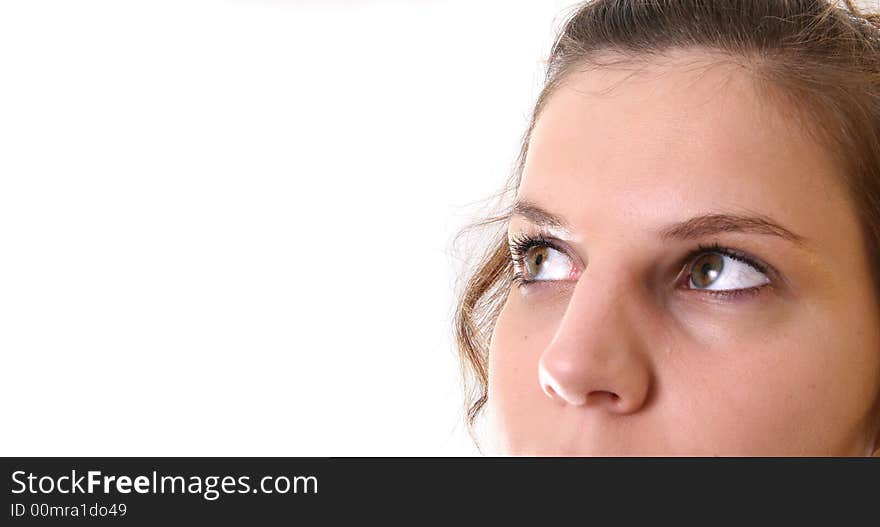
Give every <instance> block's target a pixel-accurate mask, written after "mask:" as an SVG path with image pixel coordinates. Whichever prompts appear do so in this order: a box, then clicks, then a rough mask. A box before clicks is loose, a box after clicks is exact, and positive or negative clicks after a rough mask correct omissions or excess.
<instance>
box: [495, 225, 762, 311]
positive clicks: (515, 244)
mask: <svg viewBox="0 0 880 527" xmlns="http://www.w3.org/2000/svg"><path fill="white" fill-rule="evenodd" d="M534 247H549V248H551V249H554V250H556V251H559V252H561V253H566V252H567V251H566V250H565V249H563V248H562V247H560V246H559V245H558V244H557V243H556V242H555V241H554V240H553V239H551V238H548V237H546V236H544V235H543V234H538V235H531V234H519V235H517V236H515V237H514V238H512V239H511V240H510V254H511V258H512V259H513V262H514V268H515V269H522V267H523V265H524V262H523V260H524V259H525V256H526V254H527V253H528V252H529V250H531V249H532V248H534ZM707 253H717V254H723V255H724V256H728V257H730V258H733V259H734V260H737V261H740V262H743V263H745V264H747V265H750V266H752V267H754V268H755V269H757V270H758V271H760V272H761V273H763V274H765V275H768V274H769V269H768V267H767V266H766V265H764V264H762V263H761V262H758V261H757V260H755V259H754V258H752V257H750V256H748V255H746V254H745V253H742V252H740V251H737V250H734V249H731V248H729V247H724V246H722V245H720V244H718V242H714V243H712V244H709V245H704V244H702V243H701V244H698V245H697V247H696V248H695V249H693V250H692V251H690V252H689V253H688V254H687V256H685V257H684V259H683V261H682V269H684V266H685V264H688V265H689V264H692V263H693V262H694V261H695V260H696V259H697V258H698V257H699V256H702V255H704V254H707ZM685 276H686V277H687V276H690V275H689V273H688V274H685ZM535 282H540V280H529V279H527V278H526V277H525V276H524V275H523V273H522V271H520V270H517V271H516V272H515V273H514V275H513V278H512V283H513V285H520V286H527V285H529V284H533V283H535ZM767 285H770V284H764V285H760V286H756V287H749V288H746V289H735V290H732V291H714V290H709V289H692V288H686V289H690V290H694V291H700V292H701V293H705V294H709V295H713V296H719V297H726V298H733V297H739V296H754V295H756V294H758V293H759V292H760V290H762V289H763V288H764V287H767Z"/></svg>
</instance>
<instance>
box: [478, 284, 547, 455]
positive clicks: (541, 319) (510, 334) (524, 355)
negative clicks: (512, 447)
mask: <svg viewBox="0 0 880 527" xmlns="http://www.w3.org/2000/svg"><path fill="white" fill-rule="evenodd" d="M562 313H564V306H561V307H558V306H557V307H553V306H547V305H541V306H536V305H531V304H527V301H525V300H524V299H523V298H522V297H521V296H520V294H519V293H518V292H517V291H516V290H513V291H511V293H510V294H509V295H508V298H507V302H506V303H505V305H504V308H503V309H502V310H501V313H500V314H499V316H498V320H497V321H496V323H495V328H494V330H493V333H492V343H491V346H490V349H489V400H488V409H489V413H490V415H491V419H492V421H494V424H493V428H494V429H495V430H496V431H497V432H498V433H500V434H502V435H507V436H510V437H519V438H522V437H526V435H527V432H528V430H529V429H530V428H532V427H534V425H535V424H536V423H537V422H538V421H540V420H542V419H547V418H548V417H549V416H551V415H553V414H552V412H551V411H548V405H549V404H550V403H551V401H550V399H549V398H548V397H547V396H546V395H545V394H544V392H543V391H542V390H541V387H540V384H539V383H538V361H539V359H540V357H541V353H542V352H543V350H544V348H546V346H547V344H548V343H549V342H550V341H551V340H552V338H553V335H554V332H555V329H556V326H557V324H558V321H559V317H561V316H562Z"/></svg>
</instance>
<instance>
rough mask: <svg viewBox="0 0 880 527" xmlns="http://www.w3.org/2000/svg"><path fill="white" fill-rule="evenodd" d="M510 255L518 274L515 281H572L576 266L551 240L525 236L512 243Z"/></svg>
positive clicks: (525, 282)
mask: <svg viewBox="0 0 880 527" xmlns="http://www.w3.org/2000/svg"><path fill="white" fill-rule="evenodd" d="M510 253H511V256H512V258H513V266H514V270H515V271H516V274H515V276H514V281H521V282H522V283H523V284H528V283H531V282H549V281H557V280H570V279H572V276H573V274H574V272H573V270H574V269H575V265H574V263H573V262H572V259H571V257H569V256H568V254H566V252H565V251H563V250H561V249H559V248H557V247H555V245H554V242H553V241H552V240H551V239H548V238H545V237H542V236H538V237H532V236H523V237H520V238H515V239H512V240H511V241H510Z"/></svg>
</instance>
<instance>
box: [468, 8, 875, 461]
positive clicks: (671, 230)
mask: <svg viewBox="0 0 880 527" xmlns="http://www.w3.org/2000/svg"><path fill="white" fill-rule="evenodd" d="M877 20H878V17H877V15H873V14H865V13H861V12H860V11H859V10H858V9H857V8H856V7H855V6H853V5H852V4H851V3H850V2H848V1H847V2H844V3H843V5H839V4H836V3H829V2H825V1H808V0H790V1H785V0H779V1H772V0H769V1H768V0H754V1H749V0H738V1H737V0H716V1H712V2H704V1H701V0H652V1H644V0H614V1H611V0H608V1H604V0H598V1H593V2H587V3H585V4H583V5H581V6H578V8H577V9H576V11H574V13H573V15H572V16H571V17H570V18H569V20H568V21H567V23H566V24H565V25H564V27H563V29H562V31H561V34H560V35H559V36H558V39H557V40H556V42H555V44H554V46H553V49H552V52H551V54H550V57H549V62H548V68H547V76H546V84H545V87H544V89H543V91H542V92H541V94H540V96H539V97H538V100H537V103H536V105H535V109H534V113H533V116H532V120H531V123H530V126H529V128H528V130H527V132H526V134H525V137H524V140H523V147H522V151H521V154H520V158H519V163H518V168H517V170H516V171H515V173H514V174H513V177H512V179H511V181H510V182H509V185H508V190H509V196H510V198H511V199H510V202H509V203H508V205H509V206H508V208H506V209H505V210H504V211H503V212H502V213H501V214H500V215H499V216H497V217H495V218H490V219H488V220H487V221H485V222H483V223H482V225H490V224H493V223H494V224H496V225H500V226H501V227H502V228H501V229H500V230H499V236H498V239H497V240H496V241H495V242H494V244H493V245H492V246H491V247H490V248H489V250H488V251H487V253H486V255H485V257H484V258H483V259H482V261H481V262H480V263H479V265H478V266H477V268H476V270H475V272H474V273H473V275H472V276H470V277H469V280H468V281H467V285H466V288H465V290H464V291H463V293H462V296H461V301H460V304H459V306H458V311H457V316H456V328H457V338H458V342H459V349H460V355H461V358H462V361H463V365H464V366H465V369H466V371H467V372H468V373H469V375H468V380H469V381H470V382H471V383H473V384H472V386H473V390H472V392H471V394H472V397H471V398H470V400H469V401H468V410H469V412H468V421H469V425H471V426H473V425H474V423H475V422H476V421H477V419H478V418H485V419H486V421H485V422H486V424H487V425H488V430H489V432H490V433H489V439H488V441H486V442H485V443H484V446H488V453H492V454H516V455H749V456H767V455H774V456H775V455H808V456H824V455H834V456H838V455H855V456H869V455H872V454H873V455H880V29H878V28H877V25H878V24H877ZM481 442H482V441H481Z"/></svg>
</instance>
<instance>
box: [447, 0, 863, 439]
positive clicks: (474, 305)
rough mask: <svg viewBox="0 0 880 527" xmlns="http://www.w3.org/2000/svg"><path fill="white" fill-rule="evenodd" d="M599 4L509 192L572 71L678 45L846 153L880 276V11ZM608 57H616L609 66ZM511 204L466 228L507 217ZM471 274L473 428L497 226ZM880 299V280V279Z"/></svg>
mask: <svg viewBox="0 0 880 527" xmlns="http://www.w3.org/2000/svg"><path fill="white" fill-rule="evenodd" d="M840 3H841V2H836V1H831V2H829V1H826V0H712V1H705V0H595V1H591V2H584V3H582V4H579V5H578V6H576V7H575V9H574V10H573V12H572V14H571V15H570V16H569V17H568V18H567V20H566V22H565V23H564V25H563V27H562V29H561V31H560V33H559V34H558V36H557V38H556V40H555V42H554V44H553V46H552V49H551V51H550V55H549V57H548V60H547V65H546V74H545V78H544V87H543V89H542V90H541V92H540V94H539V95H538V98H537V101H536V103H535V106H534V110H533V111H532V115H531V119H530V123H529V126H528V128H527V130H526V132H525V134H524V136H523V139H522V144H521V148H520V152H519V156H518V158H517V161H516V165H515V168H514V170H513V173H512V174H511V176H510V180H509V181H508V184H507V186H506V187H505V190H504V191H503V192H502V193H501V194H499V196H500V197H502V198H504V197H505V196H507V197H509V196H510V195H512V194H515V192H516V190H517V189H518V187H519V183H520V179H521V177H522V172H523V168H524V165H525V159H526V153H527V151H528V147H529V139H530V137H531V133H532V130H533V129H534V126H535V122H536V120H537V119H538V117H539V115H540V113H541V110H542V109H543V108H544V106H545V105H546V104H547V100H548V98H549V97H550V96H551V95H552V94H553V92H554V90H555V88H556V87H557V86H559V84H560V83H561V82H562V81H563V80H564V79H565V77H566V75H567V74H569V73H570V72H572V71H574V70H576V69H578V68H582V67H602V66H603V63H602V62H601V60H602V57H603V56H605V55H606V54H605V53H604V52H613V54H614V55H615V56H622V57H623V61H638V60H645V59H649V58H651V57H653V56H657V55H659V54H662V53H664V52H666V51H669V50H672V49H673V48H700V49H705V50H709V51H713V52H719V53H720V54H722V55H724V56H725V57H727V59H728V60H733V61H736V62H737V63H740V64H741V65H742V66H744V67H745V68H747V71H749V72H750V73H751V74H752V75H753V77H754V80H755V82H756V84H757V85H758V86H760V87H761V88H762V90H763V92H762V93H765V94H766V95H767V96H768V98H769V99H770V100H774V101H777V102H779V103H783V104H786V107H787V108H792V109H793V110H795V111H794V112H793V117H794V118H795V119H797V120H798V124H800V125H801V126H802V129H803V130H804V131H805V132H807V133H809V134H811V136H812V137H813V138H815V139H816V140H817V141H819V142H820V144H823V145H824V146H825V147H826V148H827V149H828V151H829V153H830V154H831V155H832V156H833V157H834V159H835V160H836V161H837V163H838V166H839V167H840V168H841V173H842V174H843V177H844V179H845V181H846V184H847V185H848V188H849V189H850V191H851V194H852V196H853V198H854V199H855V201H856V203H857V207H858V210H859V214H860V215H861V220H862V225H863V228H864V234H865V243H866V247H867V249H868V254H869V255H871V258H872V260H873V262H872V263H873V267H874V269H875V270H876V273H875V275H880V30H878V26H880V14H866V13H863V12H862V11H861V10H860V9H859V8H858V7H856V6H855V5H853V3H852V2H851V1H850V0H843V2H842V4H843V6H840V5H839V4H840ZM605 64H607V63H605ZM509 217H510V210H509V206H508V208H507V209H506V210H504V211H502V212H500V213H498V214H496V215H494V216H490V217H488V218H486V219H485V220H483V221H480V222H479V223H476V224H475V225H472V226H470V227H468V228H466V229H465V230H464V231H462V234H464V233H465V232H470V231H471V230H473V229H475V228H483V227H491V226H496V227H498V226H502V225H506V223H507V221H508V219H509ZM480 256H481V258H480V259H479V261H478V263H477V265H476V267H475V270H474V271H473V272H472V273H471V274H470V275H468V276H467V277H466V281H464V282H463V283H464V288H463V290H462V292H461V294H460V298H459V301H458V305H457V308H456V312H455V317H454V324H455V334H456V339H457V344H458V350H459V358H460V361H461V366H462V374H463V376H464V381H465V387H466V391H467V394H466V414H467V424H468V430H469V432H470V433H471V437H472V438H473V439H474V441H475V442H476V443H477V445H478V446H479V444H478V442H477V439H476V436H475V434H474V423H475V420H476V418H477V417H478V415H479V413H480V410H481V409H482V408H483V406H484V405H485V403H486V401H487V398H488V369H487V365H488V352H489V345H490V341H491V335H492V330H493V328H494V325H495V321H496V320H497V317H498V314H499V312H500V310H501V308H502V306H503V304H504V301H505V298H506V296H507V294H508V291H509V288H510V284H511V276H512V263H511V258H510V255H509V249H508V245H507V237H506V232H504V231H503V230H502V229H500V228H499V229H498V231H497V232H495V233H494V234H493V240H492V242H491V243H490V244H489V247H488V249H487V250H486V251H485V253H484V254H482V255H480ZM876 282H877V288H878V298H880V278H877V280H876Z"/></svg>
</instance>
